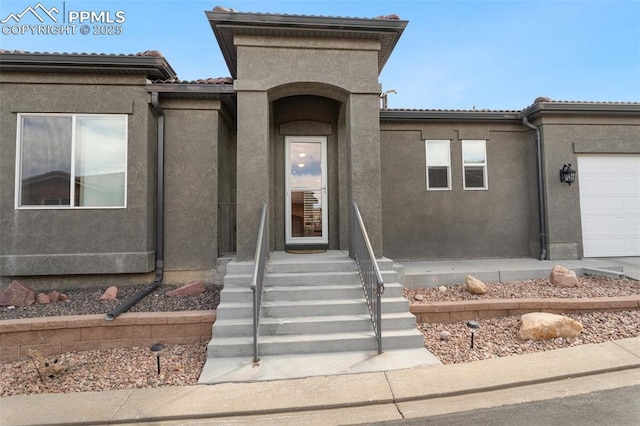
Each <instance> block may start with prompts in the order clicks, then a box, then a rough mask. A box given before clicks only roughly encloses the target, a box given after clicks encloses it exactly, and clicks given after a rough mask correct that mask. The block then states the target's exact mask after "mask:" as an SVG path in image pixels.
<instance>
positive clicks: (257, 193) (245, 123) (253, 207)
mask: <svg viewBox="0 0 640 426" xmlns="http://www.w3.org/2000/svg"><path fill="white" fill-rule="evenodd" d="M237 96H238V97H237V99H238V159H237V161H238V163H237V165H238V169H237V173H238V176H237V179H238V183H237V210H236V215H237V218H236V219H237V224H238V225H237V231H236V238H237V241H236V244H237V245H236V251H237V254H236V255H237V259H238V260H251V259H253V257H254V255H255V248H256V238H257V235H258V226H259V222H260V209H261V207H262V204H263V203H268V202H269V182H270V177H269V100H268V97H267V92H253V91H247V92H244V91H239V92H238V95H237Z"/></svg>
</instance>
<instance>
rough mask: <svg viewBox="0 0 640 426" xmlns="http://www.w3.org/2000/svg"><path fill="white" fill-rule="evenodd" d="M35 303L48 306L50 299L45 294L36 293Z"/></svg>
mask: <svg viewBox="0 0 640 426" xmlns="http://www.w3.org/2000/svg"><path fill="white" fill-rule="evenodd" d="M36 303H39V304H41V305H48V304H49V303H51V297H49V295H48V294H47V293H38V295H37V296H36Z"/></svg>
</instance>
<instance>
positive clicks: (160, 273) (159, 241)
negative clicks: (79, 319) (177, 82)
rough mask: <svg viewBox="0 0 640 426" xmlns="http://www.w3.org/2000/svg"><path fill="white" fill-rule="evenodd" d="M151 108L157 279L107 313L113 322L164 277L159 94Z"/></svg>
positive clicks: (161, 131)
mask: <svg viewBox="0 0 640 426" xmlns="http://www.w3.org/2000/svg"><path fill="white" fill-rule="evenodd" d="M151 106H152V107H153V111H154V112H155V115H156V117H157V119H158V121H157V125H158V129H157V146H158V152H157V166H156V167H157V173H158V178H157V185H156V247H155V251H156V269H155V272H156V278H155V280H154V281H153V282H152V283H151V284H149V285H148V286H147V287H145V288H143V289H142V290H140V291H139V292H137V293H136V294H134V295H133V296H131V297H130V298H129V299H127V300H125V301H124V302H122V303H121V304H120V305H118V306H117V307H115V308H114V309H113V310H112V311H110V312H109V313H107V320H108V321H113V320H114V319H115V318H116V317H117V316H118V315H120V314H121V313H123V312H126V311H128V310H129V308H131V307H132V306H133V305H135V304H136V303H138V302H139V301H140V300H142V299H143V298H144V297H145V296H147V295H148V294H149V293H151V292H152V291H154V290H155V289H157V288H158V287H159V286H160V284H162V279H163V277H164V269H163V262H164V111H163V110H162V107H161V106H160V100H159V96H158V92H152V93H151Z"/></svg>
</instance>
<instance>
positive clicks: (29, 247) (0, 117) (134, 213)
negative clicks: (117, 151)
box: [0, 72, 155, 277]
mask: <svg viewBox="0 0 640 426" xmlns="http://www.w3.org/2000/svg"><path fill="white" fill-rule="evenodd" d="M0 97H1V98H2V102H1V103H0V129H1V130H0V132H1V134H0V150H1V151H0V194H2V196H1V197H0V276H5V277H6V276H20V275H22V276H25V275H68V274H105V273H146V272H149V271H151V270H153V263H154V262H153V257H154V247H153V234H151V233H150V230H151V229H152V228H153V204H152V200H153V196H154V195H153V192H152V188H153V187H154V186H153V184H151V185H150V184H149V180H148V176H149V175H150V174H152V173H153V172H152V170H153V167H154V166H153V163H152V162H151V159H152V158H154V156H155V141H154V140H152V138H151V135H152V134H153V132H150V131H149V129H150V127H151V126H152V123H151V121H152V115H151V114H150V111H149V106H148V103H149V95H148V93H147V91H146V89H145V78H144V76H114V75H80V74H73V75H71V74H70V75H61V74H41V73H38V74H26V73H9V72H3V73H2V76H1V77H0ZM60 112H67V113H100V114H111V113H114V114H127V115H128V158H127V161H128V168H127V173H128V176H127V208H125V209H81V210H80V209H75V210H46V209H41V210H18V209H15V208H14V199H15V167H16V164H15V162H16V131H17V114H18V113H60Z"/></svg>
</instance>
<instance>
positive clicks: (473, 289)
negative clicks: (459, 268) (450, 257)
mask: <svg viewBox="0 0 640 426" xmlns="http://www.w3.org/2000/svg"><path fill="white" fill-rule="evenodd" d="M465 281H466V283H467V291H468V292H469V293H472V294H485V293H486V292H487V285H486V284H485V283H483V282H482V281H480V280H479V279H477V278H474V277H472V276H471V275H467V276H466V278H465Z"/></svg>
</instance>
